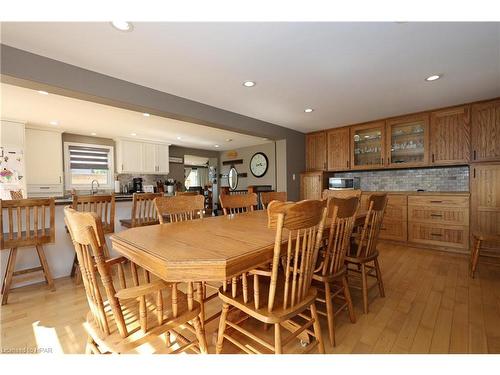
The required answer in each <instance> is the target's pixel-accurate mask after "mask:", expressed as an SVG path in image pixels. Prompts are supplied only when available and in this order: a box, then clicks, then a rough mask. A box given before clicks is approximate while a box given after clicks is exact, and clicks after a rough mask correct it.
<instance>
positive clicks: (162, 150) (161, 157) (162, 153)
mask: <svg viewBox="0 0 500 375" xmlns="http://www.w3.org/2000/svg"><path fill="white" fill-rule="evenodd" d="M156 165H157V166H158V169H157V172H159V173H161V174H168V172H169V164H168V146H167V145H156Z"/></svg>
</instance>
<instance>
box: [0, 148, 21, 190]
mask: <svg viewBox="0 0 500 375" xmlns="http://www.w3.org/2000/svg"><path fill="white" fill-rule="evenodd" d="M25 182H26V181H25V175H24V152H23V150H22V149H21V148H19V147H11V146H1V147H0V199H11V196H10V191H11V190H14V191H18V190H21V191H22V193H23V196H26V191H25Z"/></svg>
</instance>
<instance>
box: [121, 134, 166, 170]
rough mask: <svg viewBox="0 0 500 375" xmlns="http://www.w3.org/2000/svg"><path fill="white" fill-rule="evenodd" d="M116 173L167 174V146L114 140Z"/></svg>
mask: <svg viewBox="0 0 500 375" xmlns="http://www.w3.org/2000/svg"><path fill="white" fill-rule="evenodd" d="M116 158H117V163H116V166H117V167H116V170H117V172H118V173H143V174H168V171H169V163H168V145H166V144H160V143H152V142H141V141H134V140H128V139H117V140H116Z"/></svg>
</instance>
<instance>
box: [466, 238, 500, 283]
mask: <svg viewBox="0 0 500 375" xmlns="http://www.w3.org/2000/svg"><path fill="white" fill-rule="evenodd" d="M472 239H473V245H472V249H471V256H470V276H471V277H472V278H474V276H475V273H476V269H477V264H478V262H479V255H480V252H481V245H482V243H483V242H492V243H494V244H496V245H498V248H499V249H500V236H499V235H495V234H485V233H480V232H473V233H472Z"/></svg>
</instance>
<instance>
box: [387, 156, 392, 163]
mask: <svg viewBox="0 0 500 375" xmlns="http://www.w3.org/2000/svg"><path fill="white" fill-rule="evenodd" d="M389 164H391V158H390V157H388V158H387V165H389Z"/></svg>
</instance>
